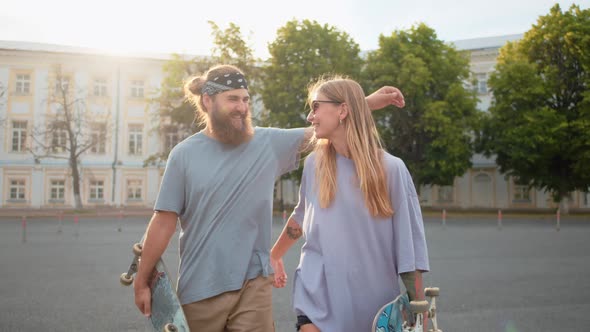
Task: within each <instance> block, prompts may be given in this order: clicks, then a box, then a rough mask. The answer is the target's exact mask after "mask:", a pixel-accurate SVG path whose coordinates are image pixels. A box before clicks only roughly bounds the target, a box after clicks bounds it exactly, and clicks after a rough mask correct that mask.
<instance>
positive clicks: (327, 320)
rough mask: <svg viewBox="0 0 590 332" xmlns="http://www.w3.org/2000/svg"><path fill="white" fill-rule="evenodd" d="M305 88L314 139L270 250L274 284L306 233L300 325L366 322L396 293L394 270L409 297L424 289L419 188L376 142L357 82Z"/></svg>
mask: <svg viewBox="0 0 590 332" xmlns="http://www.w3.org/2000/svg"><path fill="white" fill-rule="evenodd" d="M309 91H310V94H309V98H308V99H309V100H308V102H309V105H310V107H311V112H310V113H309V115H308V117H307V120H308V121H309V122H310V123H311V124H312V126H313V128H314V131H315V138H316V139H317V141H316V146H315V150H314V152H312V153H311V154H310V155H309V156H308V157H307V159H306V160H305V166H304V170H303V177H302V179H301V187H300V191H299V204H298V205H297V207H296V208H295V210H294V212H293V214H292V215H291V217H290V218H289V220H288V222H287V224H286V225H285V228H284V229H283V232H282V233H281V235H280V237H279V239H278V240H277V242H276V243H275V245H274V247H273V248H272V250H271V263H272V265H273V268H274V269H275V279H274V284H275V286H276V287H284V286H285V284H286V279H287V276H286V274H285V271H284V267H283V263H282V256H283V255H284V254H285V252H286V251H287V250H288V249H289V248H290V247H291V246H292V245H293V244H294V243H295V242H296V241H297V239H298V238H299V237H301V236H302V235H303V236H304V239H305V243H304V244H303V247H302V248H301V258H300V262H299V266H298V267H297V270H296V271H295V276H294V281H293V307H294V309H295V312H296V315H297V330H300V331H304V332H308V331H323V332H331V331H334V332H348V331H350V332H365V331H370V329H371V326H372V322H373V318H374V316H375V314H376V313H377V311H378V310H379V308H380V307H381V306H382V305H384V304H385V303H387V302H389V301H391V300H393V299H394V298H395V297H396V296H397V295H399V293H400V287H399V282H398V276H401V278H402V280H403V282H404V285H405V286H406V289H407V290H408V293H409V295H410V299H423V294H422V285H421V281H422V279H421V272H423V271H428V270H429V264H428V253H427V247H426V240H425V237H424V226H423V221H422V214H421V211H420V205H419V201H418V197H417V194H416V190H415V188H414V183H413V181H412V178H411V176H410V173H409V172H408V169H407V168H406V166H405V164H404V162H403V161H402V160H401V159H399V158H396V157H394V156H392V155H390V154H389V153H387V152H385V151H384V150H383V148H382V147H381V143H380V138H379V135H378V133H377V129H376V127H375V123H374V121H373V117H372V116H371V111H370V110H369V107H368V105H367V103H366V101H365V95H364V93H363V90H362V88H361V87H360V85H359V84H358V83H356V82H355V81H353V80H350V79H346V78H341V77H335V78H331V79H321V80H320V81H319V82H317V83H316V84H315V85H313V86H311V87H310V90H309Z"/></svg>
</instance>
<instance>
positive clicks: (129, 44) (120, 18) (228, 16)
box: [0, 0, 590, 59]
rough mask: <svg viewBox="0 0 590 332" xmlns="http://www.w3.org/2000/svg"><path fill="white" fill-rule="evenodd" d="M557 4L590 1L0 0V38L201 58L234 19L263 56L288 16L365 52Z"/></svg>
mask: <svg viewBox="0 0 590 332" xmlns="http://www.w3.org/2000/svg"><path fill="white" fill-rule="evenodd" d="M555 3H559V5H560V6H561V8H562V10H563V11H565V10H567V9H569V7H570V6H571V5H572V4H577V5H579V6H580V7H581V8H582V9H587V8H588V7H589V6H590V0H578V1H549V0H485V1H481V0H447V1H435V0H431V1H425V0H405V1H398V0H338V1H335V0H293V1H280V0H241V1H238V0H220V1H203V0H191V1H181V0H166V1H161V2H160V1H146V0H143V1H137V0H98V1H97V0H94V1H88V0H33V1H31V0H19V1H16V0H0V40H10V41H27V42H40V43H50V44H60V45H69V46H80V47H89V48H95V49H101V50H104V51H107V52H113V53H123V54H124V53H158V54H167V53H184V54H195V55H207V54H210V52H211V49H212V47H213V43H212V37H211V29H210V27H209V25H208V24H207V21H209V20H211V21H214V22H215V23H216V24H217V25H218V26H219V27H220V28H222V29H225V28H227V27H228V25H229V23H230V22H233V23H235V24H237V25H238V26H239V27H240V28H241V31H242V34H243V37H244V39H245V40H246V42H247V43H248V44H249V46H250V47H252V48H253V50H254V55H255V56H257V57H259V58H261V59H266V58H268V57H269V53H268V44H269V43H271V42H272V41H273V40H274V39H275V38H276V31H277V29H279V28H280V27H282V26H284V25H285V23H286V22H288V21H290V20H293V19H297V20H303V19H310V20H316V21H317V22H319V23H321V24H328V25H331V26H335V27H336V28H338V29H339V30H341V31H344V32H346V33H348V34H349V35H350V36H351V37H352V39H353V40H354V41H355V42H356V43H358V44H359V46H360V48H361V50H363V51H367V50H373V49H376V48H377V47H378V41H379V35H381V34H383V35H391V33H392V32H394V31H395V30H406V29H409V28H411V27H412V25H415V24H417V23H420V22H422V23H425V24H427V25H428V26H430V27H431V28H433V29H434V30H435V31H436V33H437V35H438V38H439V39H441V40H444V41H447V42H452V41H456V40H462V39H471V38H479V37H491V36H499V35H511V34H520V33H524V32H526V31H527V30H529V29H530V28H531V27H532V25H533V24H535V23H536V21H537V19H538V17H539V16H541V15H546V14H548V13H549V9H550V8H551V7H552V6H553V5H554V4H555Z"/></svg>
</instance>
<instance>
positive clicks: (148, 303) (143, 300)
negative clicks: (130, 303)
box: [133, 279, 152, 317]
mask: <svg viewBox="0 0 590 332" xmlns="http://www.w3.org/2000/svg"><path fill="white" fill-rule="evenodd" d="M133 290H134V291H135V305H136V306H137V308H138V309H139V311H141V313H142V314H143V315H144V316H146V317H149V316H150V315H151V314H152V292H151V290H150V287H149V286H148V283H147V281H144V280H138V279H136V280H135V282H134V283H133Z"/></svg>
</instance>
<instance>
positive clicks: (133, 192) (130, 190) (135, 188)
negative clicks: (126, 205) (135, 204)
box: [127, 180, 141, 201]
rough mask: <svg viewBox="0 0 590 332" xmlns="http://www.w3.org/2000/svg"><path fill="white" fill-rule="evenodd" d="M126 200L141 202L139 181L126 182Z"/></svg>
mask: <svg viewBox="0 0 590 332" xmlns="http://www.w3.org/2000/svg"><path fill="white" fill-rule="evenodd" d="M127 200H129V201H140V200H141V180H128V181H127Z"/></svg>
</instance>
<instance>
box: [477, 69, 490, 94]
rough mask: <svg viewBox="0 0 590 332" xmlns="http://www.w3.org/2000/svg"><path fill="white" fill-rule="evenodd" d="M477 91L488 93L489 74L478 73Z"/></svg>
mask: <svg viewBox="0 0 590 332" xmlns="http://www.w3.org/2000/svg"><path fill="white" fill-rule="evenodd" d="M477 93H479V94H487V93H488V75H487V74H485V73H484V74H477Z"/></svg>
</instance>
